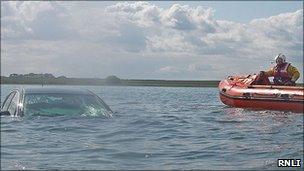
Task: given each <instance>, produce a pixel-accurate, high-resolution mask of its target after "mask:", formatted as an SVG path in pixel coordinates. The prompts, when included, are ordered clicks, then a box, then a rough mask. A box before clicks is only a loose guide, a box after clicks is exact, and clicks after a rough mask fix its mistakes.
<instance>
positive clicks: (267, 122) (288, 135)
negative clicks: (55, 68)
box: [1, 85, 303, 170]
mask: <svg viewBox="0 0 304 171" xmlns="http://www.w3.org/2000/svg"><path fill="white" fill-rule="evenodd" d="M15 87H22V85H1V101H2V102H3V100H4V98H5V96H6V95H7V94H8V93H9V91H10V90H11V89H13V88H15ZM25 87H39V86H37V85H36V86H30V85H27V86H25ZM52 87H54V86H52ZM56 87H66V88H69V87H78V88H85V89H89V90H91V91H93V92H95V93H96V94H98V95H99V96H100V97H101V98H102V99H103V100H104V101H105V102H106V103H107V104H108V105H109V106H110V107H111V109H112V110H113V111H114V114H113V115H112V117H102V116H98V117H95V116H75V115H73V116H68V115H67V116H54V117H51V116H33V117H26V116H25V117H8V116H3V117H1V169H3V170H6V169H47V170H50V169H60V170H74V169H78V170H79V169H87V170H93V169H98V170H101V169H111V170H113V169H118V170H123V169H124V170H125V169H145V170H146V169H152V170H159V169H161V170H164V169H225V170H226V169H278V167H277V160H278V159H282V158H283V159H301V161H302V162H303V113H300V114H297V113H292V112H280V111H269V110H258V111H257V110H251V109H240V108H232V107H227V106H225V105H224V104H222V103H221V102H220V100H219V95H218V90H217V88H181V87H178V88H173V87H123V86H56ZM302 167H303V166H302Z"/></svg>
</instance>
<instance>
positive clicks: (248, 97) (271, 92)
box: [218, 75, 304, 113]
mask: <svg viewBox="0 0 304 171" xmlns="http://www.w3.org/2000/svg"><path fill="white" fill-rule="evenodd" d="M256 78H257V75H247V76H228V77H227V79H225V80H222V81H221V82H220V83H219V86H218V87H219V91H220V99H221V101H222V102H223V103H224V104H226V105H228V106H233V107H240V108H255V109H268V110H283V111H292V112H296V113H303V108H304V105H303V104H304V87H299V86H276V85H255V79H256Z"/></svg>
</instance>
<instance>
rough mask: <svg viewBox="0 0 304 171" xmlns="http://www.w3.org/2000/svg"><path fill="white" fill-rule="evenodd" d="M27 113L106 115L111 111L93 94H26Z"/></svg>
mask: <svg viewBox="0 0 304 171" xmlns="http://www.w3.org/2000/svg"><path fill="white" fill-rule="evenodd" d="M24 112H25V115H46V116H51V115H52V116H54V115H94V116H96V115H105V114H106V113H107V112H110V111H109V110H108V109H107V108H106V107H105V106H104V105H103V104H102V103H100V101H99V100H98V98H96V97H95V96H93V95H78V94H53V93H51V94H26V95H25V99H24Z"/></svg>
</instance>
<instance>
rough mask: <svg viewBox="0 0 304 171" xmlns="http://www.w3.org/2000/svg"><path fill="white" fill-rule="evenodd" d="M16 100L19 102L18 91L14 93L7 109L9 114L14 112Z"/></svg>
mask: <svg viewBox="0 0 304 171" xmlns="http://www.w3.org/2000/svg"><path fill="white" fill-rule="evenodd" d="M18 102H19V93H15V96H14V97H13V99H12V101H11V103H10V105H9V107H8V111H9V112H10V113H11V115H15V114H16V111H17V105H18Z"/></svg>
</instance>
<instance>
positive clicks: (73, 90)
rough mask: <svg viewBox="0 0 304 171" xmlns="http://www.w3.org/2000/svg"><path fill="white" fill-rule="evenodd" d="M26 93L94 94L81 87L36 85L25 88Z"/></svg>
mask: <svg viewBox="0 0 304 171" xmlns="http://www.w3.org/2000/svg"><path fill="white" fill-rule="evenodd" d="M24 93H25V94H52V93H54V94H81V95H89V94H92V93H91V92H90V91H89V90H86V89H80V88H70V87H69V88H58V87H39V88H38V87H34V88H24Z"/></svg>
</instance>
